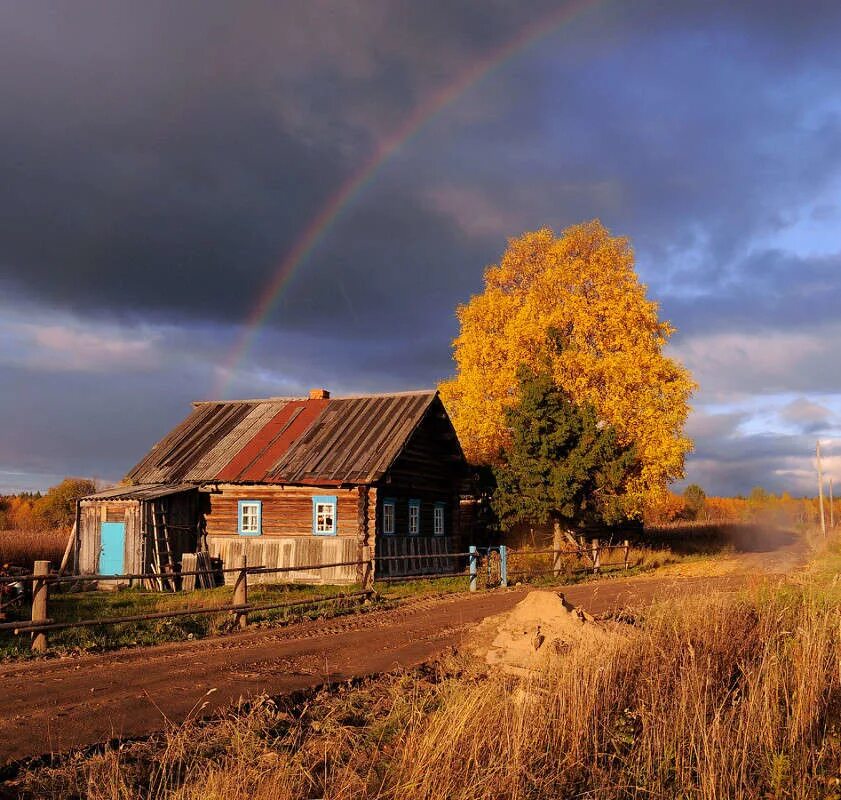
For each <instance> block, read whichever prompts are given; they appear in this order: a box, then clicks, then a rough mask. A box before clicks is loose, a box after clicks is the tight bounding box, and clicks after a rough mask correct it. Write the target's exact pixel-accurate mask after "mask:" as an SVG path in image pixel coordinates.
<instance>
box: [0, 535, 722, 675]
mask: <svg viewBox="0 0 841 800" xmlns="http://www.w3.org/2000/svg"><path fill="white" fill-rule="evenodd" d="M717 546H718V551H717V552H716V551H714V549H713V546H712V543H711V540H710V539H709V538H708V537H697V536H696V537H694V539H693V540H692V541H687V540H686V539H683V540H680V541H679V544H678V545H677V546H672V545H670V546H660V547H634V548H632V549H631V551H630V554H629V563H630V565H631V566H630V568H629V569H628V570H625V569H623V568H622V566H621V565H620V566H617V565H616V564H613V563H612V562H616V561H618V562H621V561H622V559H623V552H622V551H621V550H614V551H611V552H610V553H608V554H605V556H604V562H605V565H606V566H605V568H604V569H603V571H602V572H601V573H600V574H599V575H593V574H592V572H591V571H590V566H589V562H588V561H587V560H586V559H582V558H581V557H578V556H575V555H567V556H564V558H563V559H562V560H561V564H560V567H561V573H560V575H559V576H558V577H553V576H552V575H545V574H541V573H545V572H546V571H547V570H549V569H551V566H552V557H551V556H547V555H545V554H542V555H538V554H534V553H531V552H530V551H529V550H521V551H519V552H518V553H516V554H515V555H513V556H512V557H511V559H510V562H509V571H510V572H511V573H512V577H511V579H510V584H511V585H515V584H518V583H521V584H527V585H531V586H535V587H541V586H551V585H556V584H558V583H565V584H571V583H582V582H585V581H590V580H594V579H603V578H606V577H630V576H633V575H638V574H642V573H646V572H652V571H655V570H657V569H658V568H660V567H664V566H668V565H672V564H677V563H688V562H696V561H702V560H709V559H710V558H714V557H715V555H714V554H713V553H715V554H716V555H721V554H725V553H727V552H729V551H728V548H727V546H726V544H724V543H721V542H719V543H718V545H717ZM374 588H375V590H376V592H377V593H378V597H379V604H378V607H382V606H383V605H385V606H386V607H387V606H388V605H389V604H393V603H399V602H403V601H407V600H410V599H412V598H418V597H427V596H435V595H444V594H452V593H455V592H464V591H466V590H467V589H468V577H467V575H466V574H462V575H453V576H447V577H442V578H435V579H419V580H407V581H400V582H394V583H386V582H377V583H376V584H375V586H374ZM478 588H479V589H480V590H482V589H485V588H488V574H487V570H486V569H484V568H482V569H480V570H479V575H478ZM356 589H358V587H343V586H303V585H294V584H284V585H277V586H267V585H261V584H257V585H252V586H251V587H249V600H250V601H251V602H252V603H255V604H263V603H266V604H267V603H273V602H278V603H281V602H285V601H298V600H305V599H310V598H312V599H318V600H324V602H322V603H320V604H318V605H315V606H311V607H303V608H292V609H276V610H271V611H263V612H258V613H252V614H249V622H250V623H253V624H256V625H264V626H273V625H284V624H288V623H290V622H297V621H300V620H302V619H312V618H327V617H334V616H339V615H343V614H348V613H354V612H359V611H360V610H361V609H362V608H363V606H362V604H361V603H360V602H359V601H358V600H353V599H351V600H336V601H332V602H330V601H329V599H330V597H331V596H333V595H336V594H342V593H345V592H348V591H355V590H356ZM231 600H232V589H231V587H220V588H217V589H209V590H197V591H194V592H190V593H189V594H167V593H161V592H152V591H146V590H141V589H124V590H120V591H115V592H78V593H71V592H66V593H55V594H53V595H52V596H51V597H50V601H49V615H50V619H52V620H54V621H55V622H65V621H73V620H82V619H97V618H104V617H118V616H132V615H136V614H144V613H150V612H159V611H178V610H182V609H187V608H189V607H191V606H199V607H204V608H207V607H213V606H224V605H226V604H230V603H231ZM375 607H377V606H375ZM365 608H371V606H370V605H368V606H365ZM19 617H20V618H21V619H28V618H29V610H28V609H26V608H25V609H23V610H22V611H21V613H20V614H19ZM232 630H233V619H232V615H231V614H230V613H226V612H223V613H219V614H201V615H198V614H197V615H195V616H183V617H176V618H173V619H160V620H150V621H147V622H131V623H125V624H120V625H107V626H106V625H102V626H94V627H89V628H69V629H66V630H63V631H56V632H54V633H51V634H50V653H51V655H67V654H71V653H77V652H83V651H101V650H109V649H115V648H119V647H139V646H147V645H154V644H162V643H165V642H176V641H185V640H190V639H201V638H205V637H207V636H215V635H222V634H225V633H228V632H231V631H232ZM31 657H33V656H32V654H31V652H30V649H29V638H28V637H27V636H14V635H12V634H10V633H9V634H3V633H0V659H6V660H10V659H21V658H31Z"/></svg>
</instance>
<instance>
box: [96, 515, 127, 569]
mask: <svg viewBox="0 0 841 800" xmlns="http://www.w3.org/2000/svg"><path fill="white" fill-rule="evenodd" d="M125 549H126V524H125V522H103V523H102V542H101V546H100V550H99V574H100V575H121V574H122V572H123V564H124V560H123V559H124V554H125Z"/></svg>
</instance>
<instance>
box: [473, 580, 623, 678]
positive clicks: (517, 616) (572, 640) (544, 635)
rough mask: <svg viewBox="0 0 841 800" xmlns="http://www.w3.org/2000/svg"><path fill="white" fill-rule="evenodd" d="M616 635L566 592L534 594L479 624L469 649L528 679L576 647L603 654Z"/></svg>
mask: <svg viewBox="0 0 841 800" xmlns="http://www.w3.org/2000/svg"><path fill="white" fill-rule="evenodd" d="M616 635H617V634H616V633H615V632H614V631H613V630H612V629H610V628H608V627H607V626H605V625H603V624H602V623H599V622H597V621H596V620H594V619H593V617H591V616H590V615H589V614H587V613H586V612H585V611H583V610H582V609H580V608H576V607H575V606H572V605H570V604H569V603H568V602H567V601H566V599H565V598H564V596H563V594H560V593H558V592H551V591H533V592H529V594H528V595H526V597H525V598H524V599H523V600H521V601H520V602H519V603H518V604H517V605H516V606H515V607H514V608H513V609H512V610H511V611H509V612H508V613H505V614H499V615H497V616H495V617H489V618H488V619H486V620H485V621H484V622H483V623H482V624H481V625H479V627H478V628H477V629H476V631H475V632H474V634H473V636H472V637H471V640H470V645H469V649H470V650H471V651H472V652H474V653H475V654H476V655H478V656H479V657H481V658H484V659H485V660H486V661H487V663H488V664H489V665H491V666H495V667H499V668H501V669H502V670H503V671H505V672H507V673H510V674H514V675H527V674H529V673H531V672H532V671H533V670H535V669H537V668H539V667H541V666H543V665H544V664H546V663H547V662H549V661H550V660H551V659H552V658H557V657H559V656H562V655H563V654H564V653H566V652H568V651H569V650H570V649H572V648H592V649H594V650H598V649H600V648H602V647H604V646H606V645H607V643H608V642H609V641H610V640H611V639H612V638H614V637H615V636H616Z"/></svg>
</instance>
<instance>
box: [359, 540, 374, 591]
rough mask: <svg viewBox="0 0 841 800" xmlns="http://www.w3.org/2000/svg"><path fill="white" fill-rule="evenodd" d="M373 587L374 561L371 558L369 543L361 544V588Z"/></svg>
mask: <svg viewBox="0 0 841 800" xmlns="http://www.w3.org/2000/svg"><path fill="white" fill-rule="evenodd" d="M373 588H374V561H373V559H372V558H371V545H369V544H364V545H362V590H363V591H368V590H369V589H373Z"/></svg>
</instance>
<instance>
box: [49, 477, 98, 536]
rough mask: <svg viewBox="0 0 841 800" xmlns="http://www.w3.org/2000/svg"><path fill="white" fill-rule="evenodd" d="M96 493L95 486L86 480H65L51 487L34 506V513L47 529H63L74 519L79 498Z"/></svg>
mask: <svg viewBox="0 0 841 800" xmlns="http://www.w3.org/2000/svg"><path fill="white" fill-rule="evenodd" d="M95 491H96V484H95V483H94V482H93V481H91V480H88V479H86V478H65V479H64V480H63V481H62V482H61V483H59V484H58V485H57V486H53V487H51V488H50V489H49V490H48V491H47V493H46V494H45V495H44V496H43V497H42V498H40V499H39V500H38V501H37V502H36V504H35V513H36V514H37V515H38V516H39V517H40V518H41V519H42V520H43V521H44V523H45V524H46V525H47V526H49V527H54V528H58V527H63V526H68V525H71V524H72V523H73V520H74V519H75V518H76V503H77V501H78V500H79V498H81V497H84V496H85V495H88V494H93V493H94V492H95Z"/></svg>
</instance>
